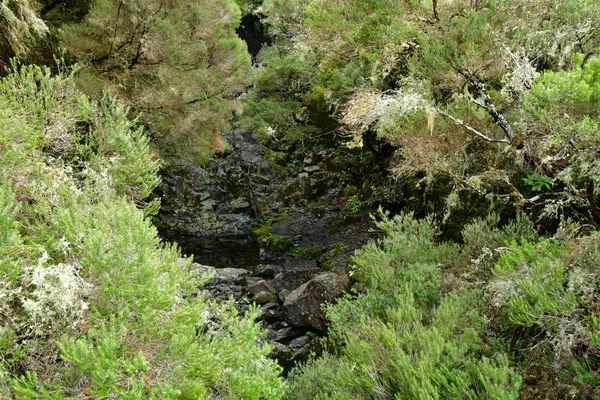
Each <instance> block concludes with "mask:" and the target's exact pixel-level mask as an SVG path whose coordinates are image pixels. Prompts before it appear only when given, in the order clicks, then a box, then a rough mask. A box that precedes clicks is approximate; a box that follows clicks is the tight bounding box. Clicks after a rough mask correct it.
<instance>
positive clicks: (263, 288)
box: [248, 280, 277, 294]
mask: <svg viewBox="0 0 600 400" xmlns="http://www.w3.org/2000/svg"><path fill="white" fill-rule="evenodd" d="M260 292H270V293H273V294H276V293H277V290H275V288H274V287H273V286H272V285H271V284H270V283H269V282H267V281H264V280H260V281H258V282H256V283H252V284H250V285H248V293H251V294H257V293H260Z"/></svg>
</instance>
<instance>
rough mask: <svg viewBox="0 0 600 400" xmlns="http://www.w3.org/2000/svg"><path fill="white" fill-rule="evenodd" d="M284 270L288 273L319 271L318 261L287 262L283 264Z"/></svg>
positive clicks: (295, 260)
mask: <svg viewBox="0 0 600 400" xmlns="http://www.w3.org/2000/svg"><path fill="white" fill-rule="evenodd" d="M283 269H284V270H286V271H316V270H318V269H319V267H318V265H317V260H302V259H300V260H298V259H291V260H286V262H285V263H284V264H283Z"/></svg>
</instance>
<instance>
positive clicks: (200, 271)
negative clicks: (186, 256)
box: [189, 262, 216, 275]
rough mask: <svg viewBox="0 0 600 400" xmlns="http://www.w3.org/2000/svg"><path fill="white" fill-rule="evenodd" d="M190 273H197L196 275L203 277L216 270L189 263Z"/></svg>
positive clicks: (208, 266) (207, 266)
mask: <svg viewBox="0 0 600 400" xmlns="http://www.w3.org/2000/svg"><path fill="white" fill-rule="evenodd" d="M189 270H190V272H197V273H198V275H204V274H206V273H209V272H215V270H216V268H215V267H211V266H210V265H202V264H198V263H195V262H194V263H191V264H190V266H189Z"/></svg>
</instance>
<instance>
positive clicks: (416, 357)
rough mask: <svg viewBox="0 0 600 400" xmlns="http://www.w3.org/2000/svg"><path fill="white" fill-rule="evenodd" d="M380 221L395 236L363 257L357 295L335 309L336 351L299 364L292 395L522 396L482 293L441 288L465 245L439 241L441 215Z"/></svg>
mask: <svg viewBox="0 0 600 400" xmlns="http://www.w3.org/2000/svg"><path fill="white" fill-rule="evenodd" d="M377 225H378V227H379V228H380V229H382V230H383V231H384V232H385V237H384V238H383V239H382V240H381V241H380V243H378V244H376V243H374V242H371V243H369V244H368V245H366V246H365V247H364V248H363V249H362V250H360V251H358V252H357V254H356V257H355V259H354V261H353V262H354V267H353V276H354V277H355V279H356V280H357V282H358V286H357V287H356V288H357V289H358V291H357V293H355V295H353V296H350V295H348V296H346V297H345V298H343V299H341V300H340V301H338V303H337V304H336V305H334V306H329V307H328V309H327V316H328V318H329V320H330V321H331V327H330V331H329V338H328V340H329V346H330V349H331V350H332V351H333V353H331V354H326V355H324V356H323V357H322V358H318V359H313V360H311V361H309V362H308V363H307V364H306V365H305V366H304V367H303V368H301V369H297V370H295V371H294V372H293V373H292V375H291V378H290V385H291V386H290V389H289V390H288V394H287V396H288V398H291V399H293V398H299V399H300V398H317V399H346V398H397V399H415V398H419V399H426V398H459V397H460V398H473V399H475V398H503V399H515V398H517V397H518V391H519V387H520V385H521V378H520V376H519V375H518V374H517V373H516V372H515V370H514V369H513V368H512V367H511V366H510V365H509V361H508V358H507V357H506V356H504V355H502V354H497V355H493V356H492V357H485V356H483V353H484V348H485V346H484V342H483V340H482V338H481V337H480V332H481V331H482V330H483V327H484V325H485V318H484V317H483V312H484V311H485V302H484V301H483V299H482V295H481V293H480V292H478V291H477V290H474V289H471V288H469V287H468V286H466V287H463V288H460V289H456V290H455V291H454V292H451V293H448V294H442V293H441V292H440V289H441V271H440V268H439V264H440V263H441V262H444V261H446V262H448V261H450V260H452V259H453V258H454V257H456V256H457V250H458V249H457V247H456V246H453V245H449V244H439V243H436V242H435V236H436V235H435V227H434V225H433V223H432V221H431V220H420V221H419V220H416V219H414V218H413V217H412V216H410V215H398V216H396V217H394V218H393V219H389V218H387V217H386V216H385V215H383V220H382V221H380V222H379V223H378V224H377Z"/></svg>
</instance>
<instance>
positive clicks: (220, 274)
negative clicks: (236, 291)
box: [213, 268, 249, 286]
mask: <svg viewBox="0 0 600 400" xmlns="http://www.w3.org/2000/svg"><path fill="white" fill-rule="evenodd" d="M214 271H215V276H214V278H213V281H214V282H215V283H217V282H218V283H229V284H235V285H239V286H242V285H245V284H246V276H247V275H248V274H249V271H248V270H246V269H243V268H215V269H214Z"/></svg>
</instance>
